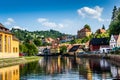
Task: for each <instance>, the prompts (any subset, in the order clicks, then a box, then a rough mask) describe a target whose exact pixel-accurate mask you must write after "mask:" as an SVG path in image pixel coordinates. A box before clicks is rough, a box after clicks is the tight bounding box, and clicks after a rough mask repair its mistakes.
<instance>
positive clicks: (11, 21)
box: [4, 18, 15, 25]
mask: <svg viewBox="0 0 120 80" xmlns="http://www.w3.org/2000/svg"><path fill="white" fill-rule="evenodd" d="M13 23H15V21H14V19H13V18H8V19H7V21H6V22H5V23H4V24H5V25H12V24H13Z"/></svg>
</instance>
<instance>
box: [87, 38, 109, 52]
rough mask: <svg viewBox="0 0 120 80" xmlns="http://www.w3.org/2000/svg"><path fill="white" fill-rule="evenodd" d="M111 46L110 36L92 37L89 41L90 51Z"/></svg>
mask: <svg viewBox="0 0 120 80" xmlns="http://www.w3.org/2000/svg"><path fill="white" fill-rule="evenodd" d="M107 46H109V39H108V38H92V39H91V40H90V43H89V48H90V51H99V49H100V47H107Z"/></svg>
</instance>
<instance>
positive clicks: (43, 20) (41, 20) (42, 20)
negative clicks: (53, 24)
mask: <svg viewBox="0 0 120 80" xmlns="http://www.w3.org/2000/svg"><path fill="white" fill-rule="evenodd" d="M37 21H38V22H40V23H42V22H46V21H48V20H47V19H46V18H39V19H38V20H37Z"/></svg>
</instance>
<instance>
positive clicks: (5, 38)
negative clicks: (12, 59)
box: [5, 36, 7, 52]
mask: <svg viewBox="0 0 120 80" xmlns="http://www.w3.org/2000/svg"><path fill="white" fill-rule="evenodd" d="M5 52H7V36H5Z"/></svg>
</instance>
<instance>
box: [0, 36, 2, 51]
mask: <svg viewBox="0 0 120 80" xmlns="http://www.w3.org/2000/svg"><path fill="white" fill-rule="evenodd" d="M0 52H2V34H0Z"/></svg>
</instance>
